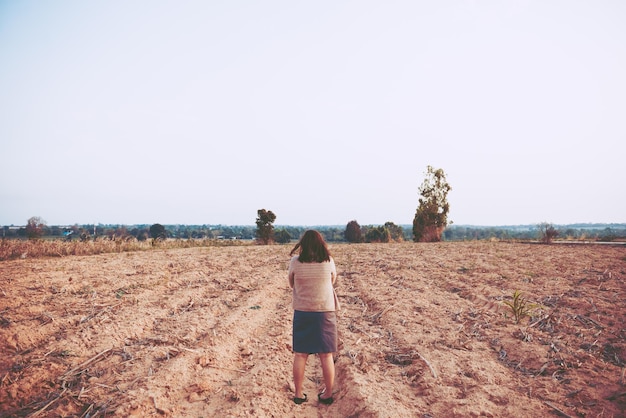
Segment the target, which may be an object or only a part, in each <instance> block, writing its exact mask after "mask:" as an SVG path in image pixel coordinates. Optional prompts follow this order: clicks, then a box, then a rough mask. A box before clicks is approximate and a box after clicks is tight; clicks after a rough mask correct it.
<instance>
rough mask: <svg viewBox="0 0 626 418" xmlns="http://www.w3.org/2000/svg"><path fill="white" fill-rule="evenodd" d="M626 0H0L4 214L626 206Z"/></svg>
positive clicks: (501, 221) (285, 215)
mask: <svg viewBox="0 0 626 418" xmlns="http://www.w3.org/2000/svg"><path fill="white" fill-rule="evenodd" d="M625 148H626V2H625V1H623V0H613V1H610V0H594V1H577V0H562V1H551V0H528V1H524V0H516V1H495V0H493V1H481V0H474V1H470V0H467V1H454V0H452V1H409V0H407V1H363V0H355V1H340V0H333V1H308V2H305V1H252V0H250V1H154V0H150V1H117V0H114V1H98V2H96V1H89V2H86V1H66V0H61V1H48V2H41V1H32V0H20V1H7V0H0V225H9V224H15V225H24V224H25V223H26V221H27V219H28V218H30V217H31V216H40V217H41V218H43V219H44V220H46V221H47V222H48V224H49V225H62V224H74V223H78V224H84V223H103V224H151V223H155V222H159V223H163V224H225V225H253V224H254V221H255V219H256V216H257V210H258V209H261V208H264V209H267V210H271V211H273V212H274V213H275V214H276V215H277V219H276V224H277V225H311V226H313V225H345V224H347V223H348V222H349V221H351V220H357V221H358V222H359V223H360V224H361V225H368V224H383V223H385V222H387V221H391V222H394V223H396V224H410V223H412V220H413V216H414V215H415V209H416V208H417V205H418V198H419V192H418V188H419V186H420V184H421V183H422V180H423V179H424V174H425V171H426V167H427V166H428V165H432V166H434V167H435V168H442V169H443V170H444V171H445V173H446V174H447V177H448V181H449V183H450V185H451V186H452V189H453V190H452V191H451V192H450V194H449V201H450V206H451V211H450V220H452V221H453V222H454V223H455V224H457V225H466V224H471V225H488V226H489V225H490V226H496V225H517V224H535V223H539V222H543V221H545V222H552V223H554V224H566V223H576V222H597V223H603V222H606V223H610V222H616V223H623V222H626V193H625V192H624V189H625V187H624V184H625V183H626V181H625V180H626V171H625V169H624V167H625V166H626V155H625V152H624V151H625Z"/></svg>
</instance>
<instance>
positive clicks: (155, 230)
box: [150, 224, 166, 241]
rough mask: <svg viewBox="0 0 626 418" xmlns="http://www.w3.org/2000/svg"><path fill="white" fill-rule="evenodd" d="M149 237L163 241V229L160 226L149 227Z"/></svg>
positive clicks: (164, 234)
mask: <svg viewBox="0 0 626 418" xmlns="http://www.w3.org/2000/svg"><path fill="white" fill-rule="evenodd" d="M150 236H151V237H152V239H153V240H155V241H157V240H164V239H165V237H166V233H165V227H164V226H163V225H161V224H154V225H152V226H151V227H150Z"/></svg>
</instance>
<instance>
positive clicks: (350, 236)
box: [344, 221, 363, 242]
mask: <svg viewBox="0 0 626 418" xmlns="http://www.w3.org/2000/svg"><path fill="white" fill-rule="evenodd" d="M344 236H345V237H346V241H348V242H362V241H363V233H362V232H361V225H359V223H358V222H357V221H350V222H348V225H346V231H345V233H344Z"/></svg>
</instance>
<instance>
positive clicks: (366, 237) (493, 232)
mask: <svg viewBox="0 0 626 418" xmlns="http://www.w3.org/2000/svg"><path fill="white" fill-rule="evenodd" d="M34 223H35V224H36V225H37V226H38V227H39V226H41V225H42V222H34ZM154 225H158V226H156V227H154V228H152V229H153V231H152V232H158V234H157V239H151V237H150V228H151V226H154ZM351 225H352V226H351V228H352V229H351V231H352V232H353V233H355V234H357V235H356V236H357V237H359V236H360V239H359V240H358V241H352V242H392V241H411V237H412V233H413V231H412V225H395V224H393V223H392V222H387V223H385V224H384V225H366V226H359V225H358V222H356V221H351ZM546 225H547V226H546ZM161 227H163V229H164V230H165V236H166V239H162V234H161V232H162V231H161ZM355 227H358V230H357V229H355ZM1 228H2V229H1V231H2V237H3V239H1V240H0V261H1V260H9V259H15V258H35V257H44V256H48V257H50V256H51V257H63V256H68V255H94V254H101V253H110V252H126V251H143V250H149V249H153V248H190V247H207V246H225V245H252V244H254V243H257V242H259V241H258V238H257V236H256V233H257V229H256V228H255V227H254V226H250V225H243V226H237V225H232V226H225V225H160V224H153V225H131V226H128V225H102V224H100V225H72V226H48V225H43V226H41V237H40V238H35V239H28V236H29V233H28V232H27V226H19V227H16V226H4V227H1ZM309 228H314V229H316V230H318V231H320V233H321V234H322V235H323V236H324V239H325V240H326V241H328V242H331V243H332V242H336V243H341V242H344V243H345V242H349V241H348V240H347V236H346V232H348V228H347V225H346V226H313V227H310V226H281V227H279V228H278V229H277V230H276V231H275V242H276V243H278V244H281V243H285V244H287V243H290V242H292V241H293V240H297V239H299V238H300V236H301V235H302V234H303V233H304V231H306V230H307V229H309ZM542 228H544V229H542ZM545 228H547V231H548V232H550V234H553V233H554V232H556V233H558V240H557V241H568V240H569V241H581V240H585V241H605V242H611V241H622V242H623V241H626V224H573V225H560V226H559V225H555V226H553V225H551V224H545V223H543V224H538V225H517V226H498V227H484V226H459V225H454V226H450V227H448V228H446V229H445V231H444V232H443V239H444V240H445V241H471V240H489V239H495V240H502V241H507V240H508V241H531V240H533V241H540V242H542V241H543V242H545V240H544V239H543V237H542V234H545V233H546V229H545ZM550 228H553V229H554V232H551V231H552V229H550ZM358 233H360V235H358ZM348 236H350V235H349V234H348Z"/></svg>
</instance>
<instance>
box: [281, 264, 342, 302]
mask: <svg viewBox="0 0 626 418" xmlns="http://www.w3.org/2000/svg"><path fill="white" fill-rule="evenodd" d="M336 279H337V269H336V267H335V261H334V260H333V258H332V257H331V258H330V262H328V261H326V262H323V263H301V262H300V261H298V257H297V256H295V257H292V258H291V261H290V262H289V286H290V287H291V288H292V289H293V309H294V310H296V311H306V312H332V311H335V310H336V309H337V308H338V306H336V303H335V301H336V296H335V291H334V288H333V285H334V284H335V280H336Z"/></svg>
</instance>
